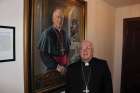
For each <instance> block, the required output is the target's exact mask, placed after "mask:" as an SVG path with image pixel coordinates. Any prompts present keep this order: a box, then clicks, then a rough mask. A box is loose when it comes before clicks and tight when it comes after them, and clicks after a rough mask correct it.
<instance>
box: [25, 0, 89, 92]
mask: <svg viewBox="0 0 140 93" xmlns="http://www.w3.org/2000/svg"><path fill="white" fill-rule="evenodd" d="M56 8H61V9H62V10H63V15H64V22H63V29H64V30H65V31H66V32H67V34H68V35H67V37H69V40H70V45H69V52H68V54H69V55H68V57H69V63H68V64H67V65H66V66H65V69H66V67H67V66H68V65H69V64H71V63H73V62H75V61H76V60H78V57H79V55H78V50H79V44H80V41H81V40H84V39H85V32H86V17H87V11H86V9H87V3H86V2H85V1H84V0H25V1H24V81H25V84H24V85H25V92H26V93H53V92H55V93H56V91H57V92H58V91H63V90H64V89H65V82H64V74H63V75H62V74H61V73H59V72H58V71H56V69H51V70H47V67H46V65H44V63H43V62H42V58H41V56H40V55H41V54H40V48H39V43H38V42H39V40H40V38H41V37H42V35H41V34H42V32H44V31H46V29H48V28H49V27H50V26H51V25H52V16H53V11H54V10H55V9H56ZM54 43H55V42H54Z"/></svg>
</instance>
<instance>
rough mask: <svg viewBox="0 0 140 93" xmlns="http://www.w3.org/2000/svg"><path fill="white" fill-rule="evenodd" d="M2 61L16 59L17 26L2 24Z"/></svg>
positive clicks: (0, 27) (0, 56)
mask: <svg viewBox="0 0 140 93" xmlns="http://www.w3.org/2000/svg"><path fill="white" fill-rule="evenodd" d="M0 42H1V44H0V62H8V61H15V27H12V26H0Z"/></svg>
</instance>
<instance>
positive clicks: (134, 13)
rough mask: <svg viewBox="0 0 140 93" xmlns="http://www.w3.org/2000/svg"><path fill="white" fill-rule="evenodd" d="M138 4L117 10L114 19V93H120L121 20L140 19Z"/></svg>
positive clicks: (139, 5)
mask: <svg viewBox="0 0 140 93" xmlns="http://www.w3.org/2000/svg"><path fill="white" fill-rule="evenodd" d="M139 10H140V4H137V5H132V6H127V7H121V8H117V10H116V18H115V52H114V67H113V69H114V70H113V71H114V72H113V73H114V74H113V79H114V81H113V83H114V93H120V84H121V65H122V43H123V42H122V38H123V18H131V17H140V11H139Z"/></svg>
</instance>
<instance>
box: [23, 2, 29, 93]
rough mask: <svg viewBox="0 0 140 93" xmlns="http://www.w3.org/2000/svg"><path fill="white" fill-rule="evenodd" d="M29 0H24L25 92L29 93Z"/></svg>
mask: <svg viewBox="0 0 140 93" xmlns="http://www.w3.org/2000/svg"><path fill="white" fill-rule="evenodd" d="M29 1H30V0H24V20H23V22H24V24H23V31H24V33H23V35H24V38H23V40H24V41H23V42H24V93H29V78H28V77H29V74H28V73H29V65H28V64H29V52H28V51H29V41H28V40H29V34H28V31H29Z"/></svg>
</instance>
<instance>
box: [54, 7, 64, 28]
mask: <svg viewBox="0 0 140 93" xmlns="http://www.w3.org/2000/svg"><path fill="white" fill-rule="evenodd" d="M63 19H64V16H63V13H62V11H61V10H60V9H57V10H55V11H54V13H53V19H52V20H53V25H54V26H55V27H57V28H61V27H62V25H63Z"/></svg>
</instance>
